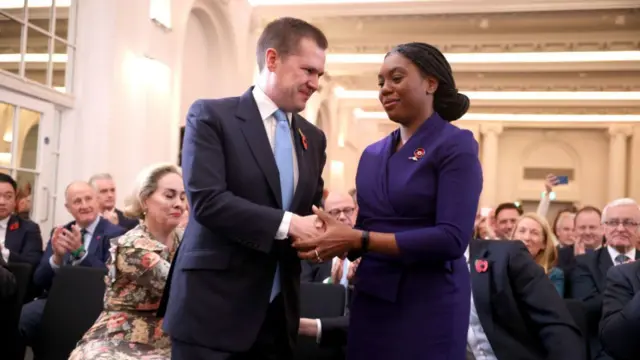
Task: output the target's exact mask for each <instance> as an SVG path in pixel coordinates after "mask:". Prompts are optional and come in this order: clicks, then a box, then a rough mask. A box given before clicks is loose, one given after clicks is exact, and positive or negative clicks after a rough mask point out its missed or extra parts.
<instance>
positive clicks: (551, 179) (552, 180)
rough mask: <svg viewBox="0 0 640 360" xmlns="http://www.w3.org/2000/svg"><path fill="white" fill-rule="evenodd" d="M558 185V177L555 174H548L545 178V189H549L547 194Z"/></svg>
mask: <svg viewBox="0 0 640 360" xmlns="http://www.w3.org/2000/svg"><path fill="white" fill-rule="evenodd" d="M556 185H558V178H557V177H556V176H555V175H553V174H548V175H547V177H546V178H545V179H544V189H545V190H546V191H547V196H549V194H550V193H551V191H553V187H554V186H556Z"/></svg>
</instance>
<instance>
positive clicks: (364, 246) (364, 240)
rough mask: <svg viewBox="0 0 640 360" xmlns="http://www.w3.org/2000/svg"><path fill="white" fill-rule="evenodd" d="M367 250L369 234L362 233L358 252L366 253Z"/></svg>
mask: <svg viewBox="0 0 640 360" xmlns="http://www.w3.org/2000/svg"><path fill="white" fill-rule="evenodd" d="M368 250H369V232H368V231H366V230H365V231H363V232H362V237H361V243H360V251H362V252H363V253H366V252H367V251H368Z"/></svg>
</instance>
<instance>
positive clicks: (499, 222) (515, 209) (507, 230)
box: [493, 203, 522, 240]
mask: <svg viewBox="0 0 640 360" xmlns="http://www.w3.org/2000/svg"><path fill="white" fill-rule="evenodd" d="M520 215H522V208H521V207H520V206H518V205H516V204H514V203H502V204H500V205H498V207H497V208H496V211H495V220H494V221H495V223H494V229H493V230H494V232H495V236H496V238H497V239H502V240H508V239H509V237H510V236H511V234H512V233H513V228H514V227H515V225H516V221H518V218H519V217H520Z"/></svg>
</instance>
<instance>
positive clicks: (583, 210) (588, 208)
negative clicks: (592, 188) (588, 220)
mask: <svg viewBox="0 0 640 360" xmlns="http://www.w3.org/2000/svg"><path fill="white" fill-rule="evenodd" d="M586 212H594V213H596V214H598V217H599V218H601V219H602V212H601V211H600V209H598V208H597V207H595V206H591V205H587V206H583V207H582V208H581V209H580V210H578V212H576V216H575V217H574V218H573V222H574V224H575V222H576V220H578V216H580V214H582V213H586Z"/></svg>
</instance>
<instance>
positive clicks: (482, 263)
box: [476, 259, 489, 273]
mask: <svg viewBox="0 0 640 360" xmlns="http://www.w3.org/2000/svg"><path fill="white" fill-rule="evenodd" d="M487 269H489V263H488V262H487V260H482V259H478V260H476V272H479V273H483V272H486V271H487Z"/></svg>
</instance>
